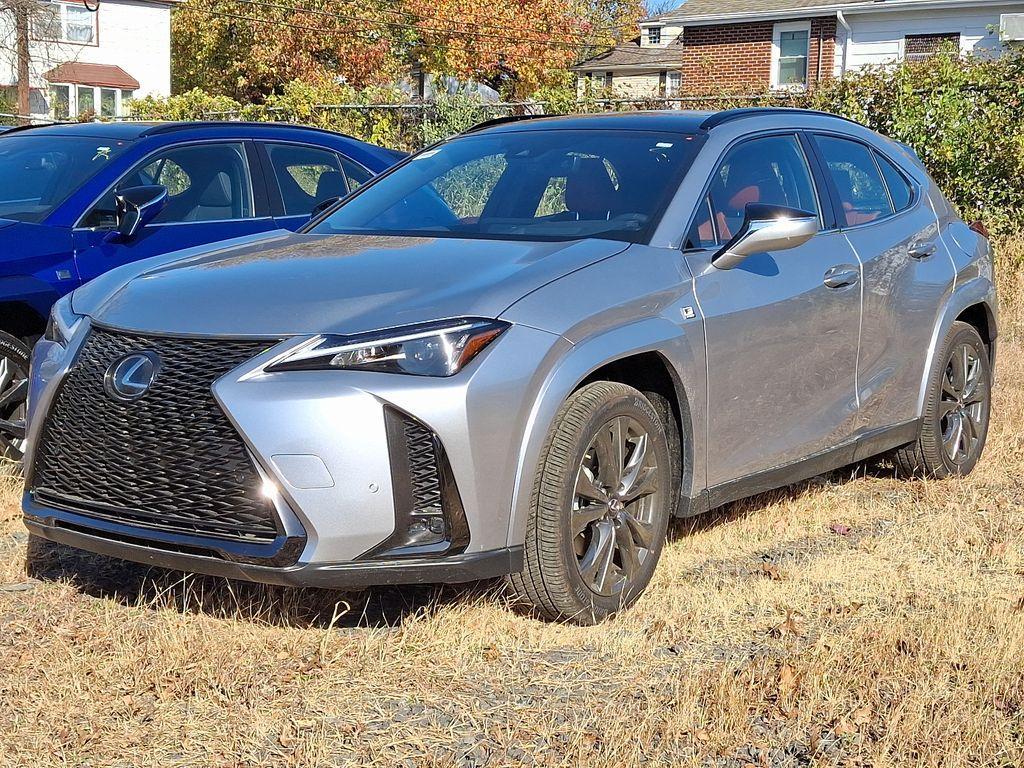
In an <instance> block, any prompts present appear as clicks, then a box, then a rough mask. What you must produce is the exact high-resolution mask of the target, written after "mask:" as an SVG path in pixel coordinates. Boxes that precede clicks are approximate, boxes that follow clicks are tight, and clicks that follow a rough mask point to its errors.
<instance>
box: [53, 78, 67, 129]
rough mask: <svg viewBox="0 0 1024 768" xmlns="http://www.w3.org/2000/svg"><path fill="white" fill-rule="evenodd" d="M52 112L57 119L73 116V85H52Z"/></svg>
mask: <svg viewBox="0 0 1024 768" xmlns="http://www.w3.org/2000/svg"><path fill="white" fill-rule="evenodd" d="M50 112H51V113H52V114H53V117H54V119H56V120H67V119H68V118H69V117H71V86H70V85H51V86H50Z"/></svg>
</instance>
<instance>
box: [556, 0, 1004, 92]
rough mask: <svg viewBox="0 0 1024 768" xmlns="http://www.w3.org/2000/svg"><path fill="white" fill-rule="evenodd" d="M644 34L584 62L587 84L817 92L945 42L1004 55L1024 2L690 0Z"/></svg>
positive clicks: (648, 24) (649, 24)
mask: <svg viewBox="0 0 1024 768" xmlns="http://www.w3.org/2000/svg"><path fill="white" fill-rule="evenodd" d="M639 26H640V35H639V36H638V37H637V38H636V39H634V40H631V41H629V42H628V43H623V44H621V45H619V46H617V47H616V48H613V49H612V50H610V51H606V52H604V53H601V54H599V55H597V56H594V57H592V58H590V59H587V60H586V61H583V62H580V63H579V64H577V65H576V66H575V67H573V70H574V71H575V72H576V73H577V77H578V82H579V84H580V88H581V89H582V88H583V87H584V86H585V84H586V83H587V82H588V81H589V82H590V83H591V84H592V85H597V86H600V87H601V88H602V89H609V90H611V91H612V92H614V93H615V94H616V95H621V96H624V97H656V96H673V95H677V94H697V95H716V94H719V93H751V94H753V93H763V92H765V91H768V90H778V91H785V90H791V89H797V90H804V89H812V88H814V86H815V85H816V84H817V83H818V82H819V81H821V80H824V79H826V78H829V77H838V76H841V75H842V74H844V73H845V72H848V71H851V70H855V69H858V68H860V67H863V66H866V65H874V64H888V63H893V62H897V61H901V60H903V59H905V58H910V59H914V58H922V57H926V56H930V55H932V54H933V53H935V51H936V50H937V49H938V48H940V47H941V46H942V45H949V44H953V45H958V46H959V47H960V50H961V51H962V52H964V53H975V54H992V55H998V53H999V52H1000V51H1001V50H1003V46H1004V45H1006V44H1011V43H1015V42H1017V40H1018V38H1019V37H1024V34H1021V35H1018V33H1017V31H1016V30H1018V29H1019V30H1021V31H1022V32H1024V0H998V1H997V0H687V2H685V3H683V4H682V5H681V6H680V7H679V8H677V9H675V10H673V11H669V12H667V13H663V14H660V15H658V16H653V17H651V18H648V19H644V20H643V21H641V22H640V25H639Z"/></svg>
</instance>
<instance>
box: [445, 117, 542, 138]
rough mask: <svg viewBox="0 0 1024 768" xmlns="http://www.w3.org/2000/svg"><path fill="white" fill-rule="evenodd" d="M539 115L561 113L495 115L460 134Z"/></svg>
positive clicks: (532, 118)
mask: <svg viewBox="0 0 1024 768" xmlns="http://www.w3.org/2000/svg"><path fill="white" fill-rule="evenodd" d="M541 117H561V115H508V116H507V117H495V118H494V119H492V120H484V121H483V122H482V123H477V124H476V125H474V126H473V127H472V128H467V129H466V130H464V131H463V132H462V134H461V135H463V136H464V135H466V134H467V133H476V132H477V131H484V130H487V129H488V128H493V127H494V126H496V125H505V124H506V123H518V122H521V121H523V120H536V119H538V118H541Z"/></svg>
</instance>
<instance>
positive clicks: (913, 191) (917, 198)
mask: <svg viewBox="0 0 1024 768" xmlns="http://www.w3.org/2000/svg"><path fill="white" fill-rule="evenodd" d="M807 133H808V135H809V136H810V137H811V138H812V139H813V141H812V142H811V143H812V144H813V145H814V151H815V152H816V153H817V154H818V156H819V158H820V162H821V167H822V170H823V172H824V174H825V183H826V184H827V185H828V188H829V194H830V195H831V196H832V207H833V212H834V216H835V220H836V226H837V231H839V232H852V231H855V230H859V229H862V228H863V227H873V226H875V225H877V224H882V223H884V222H887V221H891V220H893V219H896V218H899V217H901V216H905V215H907V214H908V213H910V212H911V211H915V210H916V209H917V208H918V206H919V205H920V203H921V201H922V200H923V199H924V194H923V193H922V192H921V188H920V184H919V182H918V181H917V180H916V179H915V178H914V177H913V176H911V175H910V174H909V173H907V172H906V170H904V168H903V166H902V165H900V163H898V162H896V161H895V160H893V159H892V157H890V156H889V155H888V154H887V153H885V152H883V151H881V150H880V149H879V148H878V147H876V146H875V145H874V144H872V143H871V142H870V141H866V140H865V139H862V138H860V137H859V136H852V135H850V134H848V133H841V132H839V131H830V130H822V129H811V130H808V131H807ZM819 136H825V137H828V138H833V139H843V140H845V141H851V142H853V143H854V144H860V145H861V146H862V147H864V148H866V149H867V150H868V153H869V154H870V155H871V160H872V162H873V163H874V164H875V170H876V171H877V172H878V177H879V178H880V179H881V181H882V188H883V189H884V190H885V194H886V197H887V198H888V199H889V205H890V206H891V207H892V209H893V213H890V214H889V215H887V216H882V217H881V218H878V219H875V220H874V221H869V222H866V223H864V224H855V225H853V226H848V225H845V224H843V223H842V222H844V221H845V220H846V212H845V211H844V210H843V208H842V205H841V204H840V203H839V200H841V199H842V198H840V196H839V190H838V189H837V188H836V185H835V180H834V179H833V178H832V174H831V173H829V172H828V163H826V162H825V156H824V154H823V153H822V151H821V147H820V145H819V144H818V141H817V138H818V137H819ZM876 155H881V156H882V157H884V158H885V159H886V160H888V161H889V162H891V163H892V164H893V166H894V167H895V168H896V170H897V171H899V173H900V175H901V176H903V179H904V180H905V181H906V182H907V183H908V184H909V185H910V204H909V205H908V206H906V207H905V208H902V209H900V210H899V211H897V210H896V206H895V205H894V204H893V201H892V193H891V192H890V191H889V185H888V183H887V182H886V180H885V175H884V174H883V173H882V169H881V167H880V166H879V165H878V158H877V157H876Z"/></svg>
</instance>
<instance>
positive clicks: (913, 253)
mask: <svg viewBox="0 0 1024 768" xmlns="http://www.w3.org/2000/svg"><path fill="white" fill-rule="evenodd" d="M936 248H937V246H936V245H935V241H934V240H932V241H931V242H928V243H918V244H917V245H912V246H910V249H909V250H908V253H909V254H910V258H912V259H927V258H928V257H929V256H932V255H934V254H935V250H936Z"/></svg>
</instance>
